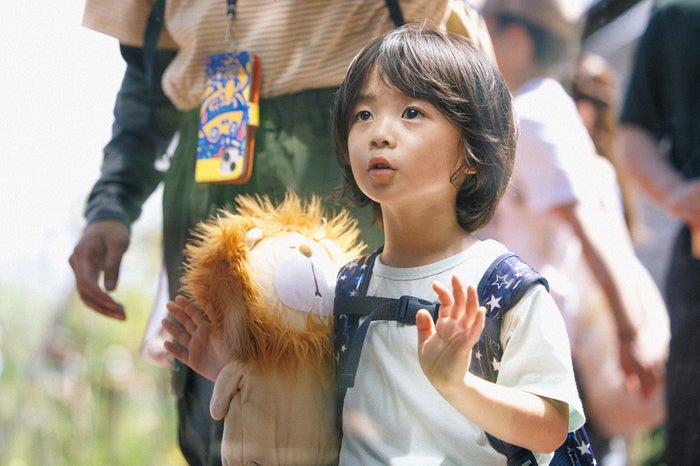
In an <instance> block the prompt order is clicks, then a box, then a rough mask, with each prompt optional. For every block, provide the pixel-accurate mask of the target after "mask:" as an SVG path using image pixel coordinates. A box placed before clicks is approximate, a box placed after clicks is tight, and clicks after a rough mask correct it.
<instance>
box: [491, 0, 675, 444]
mask: <svg viewBox="0 0 700 466" xmlns="http://www.w3.org/2000/svg"><path fill="white" fill-rule="evenodd" d="M482 11H483V14H484V17H485V19H486V23H487V26H488V29H489V32H490V34H491V40H492V42H493V46H494V51H495V53H496V60H497V63H498V66H499V68H500V70H501V72H502V73H503V76H504V78H505V80H506V83H507V84H508V87H509V88H510V91H511V93H512V94H513V96H514V106H515V110H516V114H517V117H518V120H519V123H520V132H519V137H518V145H517V155H516V161H515V168H514V172H513V177H512V180H511V184H510V186H509V188H508V191H507V192H506V195H505V196H504V198H503V200H502V201H501V203H500V204H499V206H498V209H497V212H496V216H495V217H494V220H493V221H492V222H491V224H490V225H488V226H487V227H486V228H485V229H484V230H482V235H485V236H490V237H493V238H495V239H496V240H499V241H501V242H502V243H504V244H505V245H506V246H507V247H508V248H509V249H511V250H513V251H515V252H516V253H518V254H519V255H521V257H522V258H523V259H525V260H526V261H527V262H528V263H529V264H530V265H531V266H532V267H534V268H535V269H536V270H538V271H539V272H541V273H542V274H543V275H544V276H545V277H546V278H547V279H548V281H549V283H550V287H551V291H552V293H553V295H554V297H555V299H556V300H557V302H558V304H559V307H560V309H561V311H562V313H563V314H564V318H565V321H566V322H567V329H568V332H569V337H570V338H571V340H572V348H573V351H574V364H575V366H574V367H575V368H576V369H577V371H578V370H580V369H582V367H584V363H585V362H586V361H585V358H587V357H590V355H587V354H581V353H582V352H583V350H581V348H583V346H582V345H581V342H580V341H578V340H579V339H578V338H577V337H579V334H580V332H581V328H580V326H579V322H580V321H581V318H580V315H581V314H582V313H583V312H584V311H586V310H587V308H590V307H594V308H596V309H599V308H600V307H601V306H600V302H602V303H603V304H604V309H606V310H607V312H608V313H609V315H610V316H612V320H613V322H614V323H613V324H612V325H613V326H614V331H613V336H612V338H613V339H614V340H615V345H614V347H615V348H616V349H617V351H615V354H616V355H617V358H616V359H617V362H618V364H619V367H620V368H621V369H622V371H624V376H625V377H626V380H627V381H628V385H629V386H630V387H634V388H633V390H635V391H636V392H637V393H638V396H639V397H648V396H651V394H652V393H654V392H656V391H657V390H658V389H659V388H660V386H661V382H662V380H663V379H662V371H663V359H660V358H656V357H649V356H648V354H647V352H646V351H645V341H644V337H643V336H642V333H641V331H640V330H641V329H640V327H639V324H640V315H639V313H640V309H639V305H638V304H639V303H638V301H637V299H638V296H637V290H636V289H635V286H636V284H635V283H634V282H635V280H630V279H629V276H628V275H627V272H626V271H627V270H635V271H637V270H640V273H642V272H641V271H642V269H643V266H642V265H641V263H640V262H639V260H638V259H637V257H636V255H635V253H634V249H633V246H632V242H631V240H630V238H629V234H628V230H627V228H626V226H625V223H624V219H623V215H622V209H621V201H620V196H619V185H618V184H617V182H616V179H615V173H614V171H613V169H612V167H611V166H610V164H607V163H601V160H602V158H601V157H600V156H599V155H598V153H597V150H596V148H595V145H594V143H593V141H592V140H591V137H590V135H589V134H588V131H587V130H586V127H585V126H584V124H583V122H582V120H581V117H580V115H579V113H578V111H577V108H576V106H575V104H574V101H573V99H572V98H571V97H570V95H569V94H568V92H567V91H566V90H565V89H564V87H563V86H562V84H561V82H568V80H570V79H571V76H572V74H573V72H574V70H575V58H576V56H577V55H578V47H579V44H580V36H581V32H582V27H583V24H584V19H585V18H584V14H583V13H584V12H583V6H582V5H581V4H580V3H579V2H577V1H570V0H486V2H485V3H484V5H483V9H482ZM644 272H645V271H644ZM598 296H600V297H601V298H600V301H597V302H595V304H593V302H594V301H593V298H594V297H595V298H596V299H597V298H598ZM613 351H614V350H613ZM579 377H581V374H580V373H579ZM587 383H590V384H595V380H584V381H580V387H583V401H584V409H586V387H585V386H586V385H587ZM586 429H587V430H589V431H590V432H591V434H592V436H593V438H594V439H595V438H596V428H595V425H592V424H591V423H590V422H589V423H588V424H587V426H586ZM593 441H594V442H596V441H595V440H593ZM596 443H597V444H596ZM596 443H594V444H593V450H594V452H595V453H596V456H597V457H598V458H604V457H605V455H606V453H607V448H608V442H607V441H606V439H605V438H603V439H601V441H599V442H596Z"/></svg>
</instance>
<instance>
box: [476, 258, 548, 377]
mask: <svg viewBox="0 0 700 466" xmlns="http://www.w3.org/2000/svg"><path fill="white" fill-rule="evenodd" d="M535 283H541V284H542V285H544V286H545V288H547V290H549V284H548V283H547V280H546V279H545V278H544V277H543V276H542V275H540V274H539V273H537V272H535V271H534V270H533V269H532V268H531V267H530V266H529V265H527V263H525V262H524V261H523V260H522V259H520V257H518V256H517V255H516V254H514V253H511V252H508V253H505V254H502V255H500V256H498V257H497V258H496V259H495V260H494V261H493V262H492V263H491V265H490V266H489V268H488V269H486V272H485V273H484V275H483V276H482V277H481V280H480V281H479V285H478V286H477V290H476V291H477V295H478V296H479V304H480V305H482V306H484V307H485V308H486V323H485V325H484V331H483V332H482V333H481V338H480V339H479V342H478V343H477V344H476V346H475V347H474V350H473V351H472V363H471V365H470V368H469V370H470V372H472V373H473V374H476V375H478V376H480V377H481V378H483V379H486V380H489V381H491V382H495V381H496V379H497V378H498V368H499V366H500V362H501V357H502V356H503V348H502V347H501V340H500V337H501V319H502V318H503V315H504V314H505V313H506V312H507V311H508V310H509V309H510V308H512V307H513V306H514V305H515V304H517V303H518V302H519V301H520V300H521V299H522V298H523V296H524V295H525V293H526V292H527V290H529V289H530V287H531V286H532V285H534V284H535Z"/></svg>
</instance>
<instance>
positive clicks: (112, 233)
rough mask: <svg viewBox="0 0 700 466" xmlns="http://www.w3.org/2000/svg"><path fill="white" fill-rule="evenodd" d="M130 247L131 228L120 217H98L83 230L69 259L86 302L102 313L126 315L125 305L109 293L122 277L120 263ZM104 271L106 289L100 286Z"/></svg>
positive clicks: (121, 318) (81, 297)
mask: <svg viewBox="0 0 700 466" xmlns="http://www.w3.org/2000/svg"><path fill="white" fill-rule="evenodd" d="M128 247H129V229H128V228H127V226H126V225H124V224H123V223H122V222H121V221H119V220H99V221H96V222H93V223H91V224H90V225H88V226H87V228H85V231H83V236H82V237H81V238H80V241H79V242H78V244H77V245H76V246H75V249H74V250H73V254H71V256H70V259H69V260H68V262H69V263H70V266H71V268H72V269H73V274H74V275H75V284H76V288H77V290H78V293H79V294H80V299H82V300H83V302H84V303H85V304H86V305H87V306H89V307H90V308H92V309H93V310H95V311H96V312H99V313H100V314H102V315H105V316H107V317H112V318H114V319H118V320H124V319H126V314H125V313H124V307H123V306H122V305H121V304H120V303H118V302H116V301H115V300H114V299H112V297H111V296H110V295H109V294H108V293H107V292H108V291H114V289H115V288H116V287H117V280H118V279H119V265H120V264H121V261H122V256H123V255H124V252H125V251H126V249H127V248H128ZM100 274H104V290H103V289H102V288H100V283H99V280H100Z"/></svg>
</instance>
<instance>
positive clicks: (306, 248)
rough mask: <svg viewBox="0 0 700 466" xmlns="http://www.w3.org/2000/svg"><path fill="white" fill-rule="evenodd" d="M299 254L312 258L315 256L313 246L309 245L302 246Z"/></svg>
mask: <svg viewBox="0 0 700 466" xmlns="http://www.w3.org/2000/svg"><path fill="white" fill-rule="evenodd" d="M299 252H300V253H302V254H303V255H305V256H306V257H311V256H312V255H313V251H312V250H311V246H309V245H308V244H302V245H301V246H299Z"/></svg>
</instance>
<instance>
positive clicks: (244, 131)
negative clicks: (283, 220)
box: [194, 52, 260, 184]
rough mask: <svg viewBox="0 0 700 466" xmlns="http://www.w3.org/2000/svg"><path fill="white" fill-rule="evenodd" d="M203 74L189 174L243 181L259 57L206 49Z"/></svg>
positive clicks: (249, 165)
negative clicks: (194, 158)
mask: <svg viewBox="0 0 700 466" xmlns="http://www.w3.org/2000/svg"><path fill="white" fill-rule="evenodd" d="M206 77H207V83H206V89H205V91H204V96H203V98H202V106H201V109H200V113H199V142H198V145H197V162H196V165H195V172H194V178H195V180H196V181H197V182H199V183H234V184H240V183H245V182H246V181H248V180H249V179H250V175H251V173H252V171H253V143H254V141H255V127H256V126H258V101H259V92H260V90H259V89H260V60H259V59H258V58H257V57H256V56H254V55H251V54H250V53H248V52H238V53H220V54H216V55H209V56H208V57H207V59H206Z"/></svg>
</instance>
